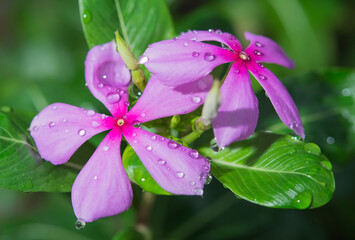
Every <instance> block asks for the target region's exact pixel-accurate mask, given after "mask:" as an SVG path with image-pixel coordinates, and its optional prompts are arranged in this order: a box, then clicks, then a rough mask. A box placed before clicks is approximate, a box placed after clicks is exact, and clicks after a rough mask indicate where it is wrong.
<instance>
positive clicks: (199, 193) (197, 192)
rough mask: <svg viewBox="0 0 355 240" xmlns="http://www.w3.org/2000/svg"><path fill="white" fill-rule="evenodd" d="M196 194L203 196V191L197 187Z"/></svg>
mask: <svg viewBox="0 0 355 240" xmlns="http://www.w3.org/2000/svg"><path fill="white" fill-rule="evenodd" d="M194 193H195V194H196V195H202V194H203V189H202V188H200V187H196V188H194Z"/></svg>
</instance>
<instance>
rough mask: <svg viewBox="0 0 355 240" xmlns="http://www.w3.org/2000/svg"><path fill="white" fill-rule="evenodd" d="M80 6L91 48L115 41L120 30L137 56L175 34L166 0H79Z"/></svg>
mask: <svg viewBox="0 0 355 240" xmlns="http://www.w3.org/2000/svg"><path fill="white" fill-rule="evenodd" d="M79 7H80V14H81V20H82V26H83V29H84V34H85V38H86V40H87V43H88V45H89V47H90V48H91V47H93V46H95V45H99V44H103V43H106V42H109V41H111V40H113V39H114V32H115V31H116V30H119V32H120V34H121V35H122V37H123V38H124V39H125V40H126V42H128V44H129V45H130V46H131V48H132V50H133V53H134V54H135V56H136V57H137V56H139V55H141V54H142V53H143V52H144V50H145V49H146V48H147V47H148V44H150V43H153V42H156V41H160V40H163V39H168V38H172V37H173V36H174V28H173V24H172V20H171V16H170V13H169V10H168V8H167V6H166V3H165V1H164V0H100V1H97V0H79Z"/></svg>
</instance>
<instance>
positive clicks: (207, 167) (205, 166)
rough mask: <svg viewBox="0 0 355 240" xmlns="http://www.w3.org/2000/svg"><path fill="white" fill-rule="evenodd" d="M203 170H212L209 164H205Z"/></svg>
mask: <svg viewBox="0 0 355 240" xmlns="http://www.w3.org/2000/svg"><path fill="white" fill-rule="evenodd" d="M202 170H203V171H206V172H208V171H210V167H209V166H207V165H203V166H202Z"/></svg>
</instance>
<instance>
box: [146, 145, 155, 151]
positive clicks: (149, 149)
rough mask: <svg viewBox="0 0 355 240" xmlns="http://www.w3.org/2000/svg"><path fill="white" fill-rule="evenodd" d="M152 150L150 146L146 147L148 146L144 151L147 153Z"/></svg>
mask: <svg viewBox="0 0 355 240" xmlns="http://www.w3.org/2000/svg"><path fill="white" fill-rule="evenodd" d="M152 149H153V148H152V146H150V145H148V146H146V147H145V150H147V151H149V152H150V151H152Z"/></svg>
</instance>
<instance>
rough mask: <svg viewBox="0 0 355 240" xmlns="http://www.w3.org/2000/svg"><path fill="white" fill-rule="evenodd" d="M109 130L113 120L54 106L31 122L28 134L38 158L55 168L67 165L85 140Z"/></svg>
mask: <svg viewBox="0 0 355 240" xmlns="http://www.w3.org/2000/svg"><path fill="white" fill-rule="evenodd" d="M103 118H104V119H103ZM112 127H113V118H112V117H107V116H105V115H103V114H97V113H95V112H94V111H93V110H85V109H83V108H78V107H75V106H72V105H68V104H64V103H54V104H52V105H49V106H47V107H46V108H45V109H43V110H42V111H41V112H40V113H39V114H38V115H37V116H36V117H35V118H34V119H33V120H32V123H31V126H30V131H31V136H32V137H33V139H34V141H35V143H36V145H37V148H38V151H39V154H40V155H41V157H42V158H43V159H45V160H47V161H50V162H51V163H53V164H55V165H57V164H63V163H65V162H66V161H68V160H69V158H70V157H71V156H72V155H73V154H74V152H75V151H76V150H77V149H78V148H79V147H80V146H81V145H82V144H83V143H84V142H86V140H88V139H89V138H91V137H92V136H94V135H96V134H98V133H100V132H103V131H106V130H108V129H110V128H112Z"/></svg>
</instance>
